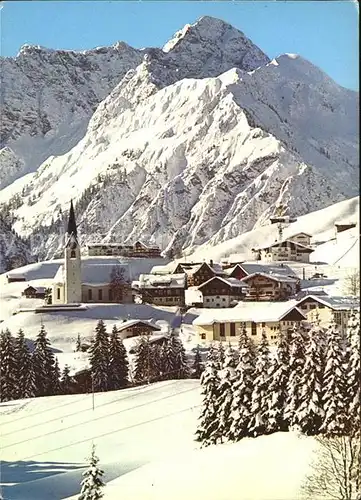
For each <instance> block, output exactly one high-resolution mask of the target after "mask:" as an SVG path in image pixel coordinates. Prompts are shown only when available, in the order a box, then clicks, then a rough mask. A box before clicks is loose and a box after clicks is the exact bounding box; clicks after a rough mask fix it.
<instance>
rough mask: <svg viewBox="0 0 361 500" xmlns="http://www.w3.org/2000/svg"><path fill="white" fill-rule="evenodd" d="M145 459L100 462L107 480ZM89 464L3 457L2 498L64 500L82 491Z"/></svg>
mask: <svg viewBox="0 0 361 500" xmlns="http://www.w3.org/2000/svg"><path fill="white" fill-rule="evenodd" d="M144 463H145V462H143V463H139V462H129V463H127V464H123V465H122V464H115V463H112V464H105V465H101V464H100V465H101V467H102V469H103V470H104V480H105V482H109V481H112V480H113V479H115V478H117V477H119V476H121V475H123V474H126V473H127V472H131V471H132V470H134V469H137V468H138V467H140V466H141V465H144ZM86 468H87V465H86V464H80V463H78V464H76V463H67V462H35V461H28V462H26V461H18V462H7V461H1V466H0V485H1V486H0V498H1V495H2V498H3V500H25V499H26V500H50V499H51V500H61V499H63V498H67V497H71V496H73V495H76V494H78V493H79V492H80V483H81V480H82V474H83V472H84V470H85V469H86Z"/></svg>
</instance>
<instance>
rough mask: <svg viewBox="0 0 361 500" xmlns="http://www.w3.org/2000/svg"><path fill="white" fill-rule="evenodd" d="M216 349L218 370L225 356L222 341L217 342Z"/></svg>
mask: <svg viewBox="0 0 361 500" xmlns="http://www.w3.org/2000/svg"><path fill="white" fill-rule="evenodd" d="M216 349H217V361H218V366H217V368H218V370H221V369H222V366H223V364H224V360H225V358H226V356H225V349H224V345H223V342H222V341H220V342H218V345H217V347H216Z"/></svg>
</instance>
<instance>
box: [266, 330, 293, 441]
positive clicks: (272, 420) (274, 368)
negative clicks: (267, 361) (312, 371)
mask: <svg viewBox="0 0 361 500" xmlns="http://www.w3.org/2000/svg"><path fill="white" fill-rule="evenodd" d="M289 347H290V346H289V340H288V335H286V334H285V333H283V332H280V334H279V341H278V345H277V351H276V355H275V356H274V357H273V358H272V359H271V366H270V385H269V393H270V398H269V401H268V402H269V405H268V426H267V431H268V432H269V433H272V432H278V431H287V430H288V422H287V420H286V418H285V408H286V401H287V384H288V380H289V376H290V368H289V362H290V352H289Z"/></svg>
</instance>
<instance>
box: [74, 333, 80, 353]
mask: <svg viewBox="0 0 361 500" xmlns="http://www.w3.org/2000/svg"><path fill="white" fill-rule="evenodd" d="M80 351H81V340H80V333H78V336H77V339H76V344H75V352H80Z"/></svg>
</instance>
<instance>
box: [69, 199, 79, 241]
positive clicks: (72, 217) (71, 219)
mask: <svg viewBox="0 0 361 500" xmlns="http://www.w3.org/2000/svg"><path fill="white" fill-rule="evenodd" d="M67 233H68V236H71V235H72V234H73V235H74V236H75V238H76V237H77V236H78V232H77V228H76V222H75V213H74V207H73V200H71V201H70V211H69V220H68V229H67Z"/></svg>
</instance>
